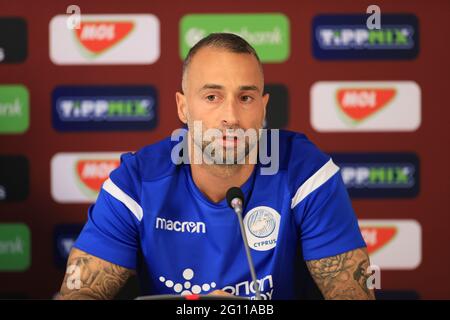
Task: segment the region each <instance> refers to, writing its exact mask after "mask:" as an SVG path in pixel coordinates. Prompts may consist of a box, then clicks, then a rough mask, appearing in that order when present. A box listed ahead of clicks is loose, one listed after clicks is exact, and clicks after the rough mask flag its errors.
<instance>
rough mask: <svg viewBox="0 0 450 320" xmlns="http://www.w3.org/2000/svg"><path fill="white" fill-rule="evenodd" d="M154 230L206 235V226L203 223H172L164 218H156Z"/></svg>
mask: <svg viewBox="0 0 450 320" xmlns="http://www.w3.org/2000/svg"><path fill="white" fill-rule="evenodd" d="M156 229H162V230H167V231H176V232H189V233H206V225H205V224H204V223H203V222H192V221H184V222H181V221H172V220H168V219H167V220H166V219H164V218H159V217H157V218H156Z"/></svg>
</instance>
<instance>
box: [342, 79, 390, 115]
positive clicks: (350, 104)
mask: <svg viewBox="0 0 450 320" xmlns="http://www.w3.org/2000/svg"><path fill="white" fill-rule="evenodd" d="M395 93H396V90H395V89H394V88H392V89H390V88H386V89H383V88H380V89H362V88H355V89H350V88H347V89H339V90H337V92H336V98H337V102H338V103H337V106H338V108H339V109H340V110H341V111H342V112H343V113H344V114H345V115H346V116H347V117H349V118H350V119H351V120H353V121H354V122H355V123H358V122H360V121H362V120H364V119H366V118H367V117H369V116H371V115H373V114H375V113H376V112H378V111H380V110H381V109H383V108H384V107H385V106H387V105H388V103H389V102H390V101H391V100H392V98H393V97H394V96H395Z"/></svg>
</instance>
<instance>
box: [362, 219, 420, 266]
mask: <svg viewBox="0 0 450 320" xmlns="http://www.w3.org/2000/svg"><path fill="white" fill-rule="evenodd" d="M359 228H360V230H361V234H362V236H363V238H364V241H365V242H366V245H367V250H368V252H369V255H370V262H371V263H372V264H374V265H378V266H379V267H380V268H381V269H382V270H383V269H384V270H392V269H405V270H407V269H415V268H417V267H418V266H419V265H420V263H421V260H422V228H421V226H420V224H419V223H418V222H417V221H416V220H408V219H403V220H394V219H392V220H389V219H387V220H364V219H362V220H359Z"/></svg>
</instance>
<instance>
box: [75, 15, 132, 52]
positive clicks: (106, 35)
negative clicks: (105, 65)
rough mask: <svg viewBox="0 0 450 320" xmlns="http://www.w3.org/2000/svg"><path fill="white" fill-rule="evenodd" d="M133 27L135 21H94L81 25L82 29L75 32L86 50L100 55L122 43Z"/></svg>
mask: <svg viewBox="0 0 450 320" xmlns="http://www.w3.org/2000/svg"><path fill="white" fill-rule="evenodd" d="M133 27H134V22H133V21H120V22H115V21H97V22H96V21H92V22H82V23H80V28H79V29H75V30H74V31H75V34H76V36H77V39H78V41H80V43H81V44H82V45H83V46H84V48H86V49H87V50H89V51H90V52H92V53H94V54H100V53H102V52H104V51H105V50H107V49H109V48H111V47H112V46H113V45H116V44H117V43H119V42H120V41H122V40H123V39H124V38H125V37H126V36H128V35H129V34H130V32H131V31H132V30H133Z"/></svg>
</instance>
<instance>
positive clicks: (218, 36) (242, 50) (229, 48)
mask: <svg viewBox="0 0 450 320" xmlns="http://www.w3.org/2000/svg"><path fill="white" fill-rule="evenodd" d="M202 48H213V49H217V50H223V51H226V52H231V53H238V54H248V55H251V56H253V57H254V58H255V60H256V61H257V63H258V65H259V68H260V71H261V75H262V77H263V79H264V74H263V67H262V63H261V61H260V60H259V57H258V54H257V53H256V51H255V49H254V48H253V47H252V46H251V45H250V44H249V43H248V42H247V41H245V40H244V39H243V38H241V37H239V36H237V35H235V34H232V33H211V34H210V35H208V36H207V37H205V38H203V39H202V40H200V41H199V42H197V43H196V44H195V45H194V46H193V47H192V48H191V49H190V50H189V53H188V54H187V56H186V58H185V59H184V62H183V75H182V80H181V88H182V90H183V92H184V93H186V91H187V74H188V72H189V66H190V64H191V62H192V59H193V58H194V56H196V54H197V53H198V51H200V50H201V49H202ZM263 81H264V80H263Z"/></svg>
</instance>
